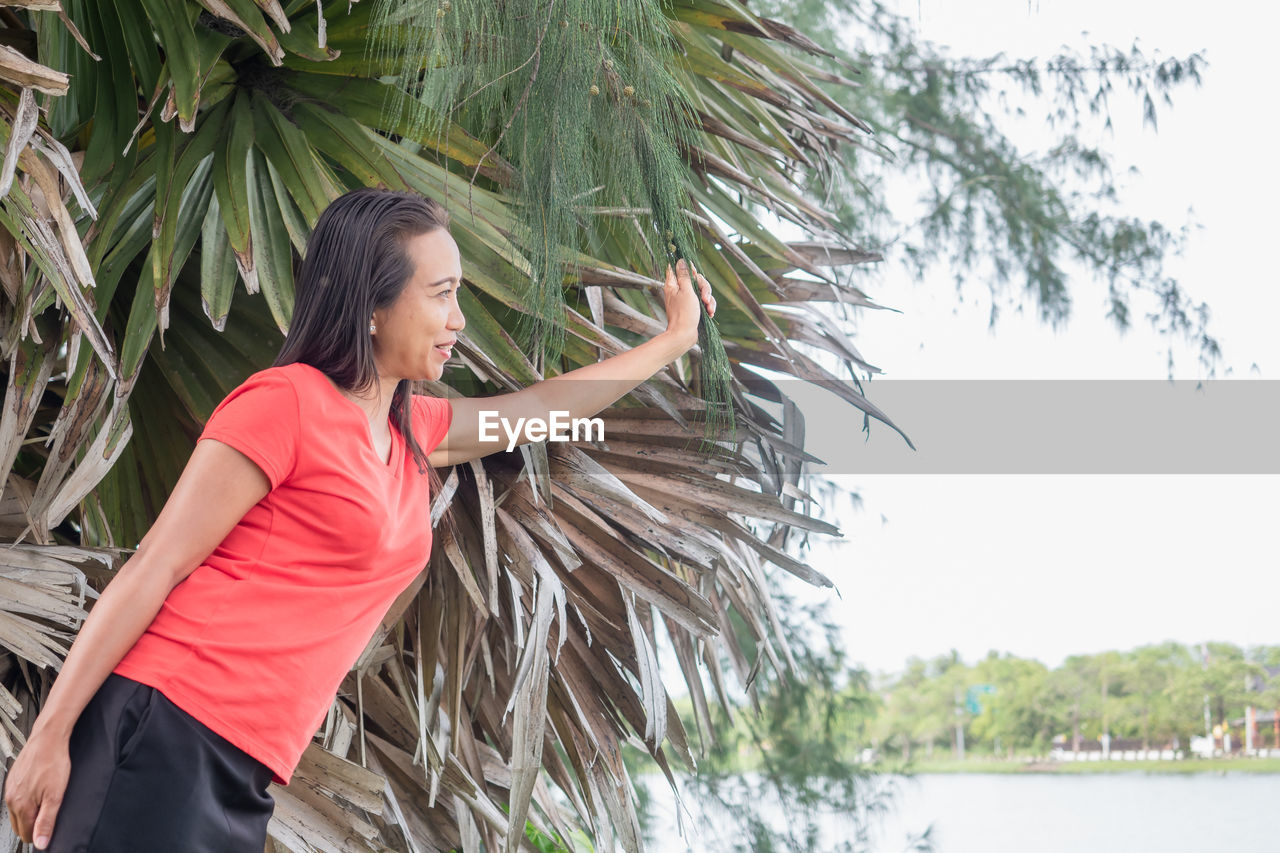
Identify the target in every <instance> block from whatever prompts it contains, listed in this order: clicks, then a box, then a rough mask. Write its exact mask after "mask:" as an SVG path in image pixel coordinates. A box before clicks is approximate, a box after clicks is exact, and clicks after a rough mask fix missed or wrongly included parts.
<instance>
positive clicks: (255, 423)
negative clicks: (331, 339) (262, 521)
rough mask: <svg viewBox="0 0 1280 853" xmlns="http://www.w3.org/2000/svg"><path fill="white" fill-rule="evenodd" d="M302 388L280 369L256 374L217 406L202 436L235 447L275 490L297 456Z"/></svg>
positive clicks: (285, 477)
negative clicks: (296, 387)
mask: <svg viewBox="0 0 1280 853" xmlns="http://www.w3.org/2000/svg"><path fill="white" fill-rule="evenodd" d="M299 426H300V419H299V415H298V392H297V391H296V390H295V389H294V387H293V383H292V382H290V381H289V378H288V377H287V376H286V375H284V373H283V372H282V371H281V370H280V369H277V368H271V369H269V370H263V371H261V372H259V373H255V374H254V375H252V376H250V377H249V378H248V379H246V380H245V382H244V384H243V385H241V386H240V387H239V388H237V389H236V390H234V391H232V392H231V393H230V394H228V395H227V398H226V399H225V400H223V401H222V402H221V403H219V404H218V408H216V409H214V410H213V414H212V415H210V416H209V422H208V423H207V424H205V427H204V432H202V433H201V434H200V440H201V441H203V440H204V439H206V438H212V439H215V440H216V441H220V442H222V443H223V444H226V445H229V446H231V447H234V448H235V449H236V450H238V451H240V452H241V453H243V454H244V455H245V456H248V457H249V458H250V459H251V460H252V461H253V463H254V464H255V465H257V466H258V467H259V468H261V469H262V472H263V473H264V474H266V475H267V479H268V480H270V481H271V488H273V489H274V488H276V487H277V486H279V485H280V484H281V483H282V482H284V480H286V479H287V478H288V477H289V475H290V474H292V473H293V470H294V467H295V466H296V465H297V459H298V444H299V440H298V433H299Z"/></svg>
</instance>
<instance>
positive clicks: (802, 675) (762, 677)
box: [682, 606, 931, 853]
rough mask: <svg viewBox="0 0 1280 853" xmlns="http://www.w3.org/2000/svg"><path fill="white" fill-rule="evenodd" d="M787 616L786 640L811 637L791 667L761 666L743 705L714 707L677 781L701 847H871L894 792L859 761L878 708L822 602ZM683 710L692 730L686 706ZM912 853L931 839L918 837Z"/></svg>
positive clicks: (784, 623)
mask: <svg viewBox="0 0 1280 853" xmlns="http://www.w3.org/2000/svg"><path fill="white" fill-rule="evenodd" d="M785 613H786V614H787V616H786V617H785V618H784V619H783V621H782V624H781V625H780V626H779V627H780V628H781V632H782V634H783V635H784V636H785V637H788V638H790V640H791V641H793V642H795V641H798V640H799V639H800V638H802V637H805V636H806V635H809V639H808V641H807V642H806V643H805V645H804V646H803V648H802V649H801V650H800V651H799V652H798V654H797V656H796V660H795V667H794V668H793V669H790V670H782V671H780V672H766V671H765V670H763V669H762V670H760V672H759V674H758V675H757V676H756V681H755V682H754V684H753V686H752V691H751V697H752V700H753V701H752V704H751V705H749V706H739V707H736V708H734V709H733V711H732V713H728V712H727V711H726V710H725V709H722V708H720V707H718V706H717V707H716V708H715V710H714V713H713V728H712V730H711V731H709V732H708V731H703V732H702V733H701V734H702V741H703V754H702V757H701V758H700V759H699V762H698V768H697V772H696V773H695V774H693V775H691V776H689V777H687V778H686V779H685V780H684V782H685V784H684V785H683V792H684V795H685V798H686V799H685V802H686V804H687V805H689V806H690V807H691V808H692V809H693V810H696V813H697V814H696V817H699V818H701V819H699V820H696V821H695V823H696V825H697V826H698V827H700V829H701V834H700V836H699V841H700V845H701V846H700V849H708V850H725V851H730V850H732V851H739V850H741V851H753V853H756V851H814V850H823V851H828V850H829V851H864V850H870V849H872V847H871V843H872V842H871V830H872V828H873V827H874V826H875V825H876V821H877V819H878V818H879V817H881V816H883V815H884V814H885V813H886V812H887V811H888V810H889V809H891V808H892V804H893V800H894V797H895V795H896V789H895V786H894V783H893V782H892V781H891V780H887V779H884V778H881V777H878V776H876V775H875V774H874V773H873V772H871V770H870V768H869V767H868V766H867V765H865V764H862V763H860V761H859V753H860V751H861V749H862V747H863V746H865V745H866V744H867V742H868V737H869V730H868V725H869V723H870V721H871V720H872V719H873V718H874V715H875V712H876V708H875V698H874V696H873V694H872V693H871V691H870V689H869V685H868V681H867V674H866V673H865V672H864V671H862V670H860V669H857V668H854V667H851V666H850V665H849V664H848V662H847V660H846V658H845V656H844V653H843V652H842V651H841V650H840V649H839V647H838V645H837V643H836V639H835V638H836V634H837V628H836V626H835V625H833V624H832V623H831V622H830V621H829V620H828V619H827V618H826V615H825V608H824V607H821V606H819V607H806V608H800V607H788V608H787V609H786V611H785ZM815 629H816V633H817V634H818V635H819V636H818V637H817V638H815V637H813V636H812V633H813V632H814V631H815ZM796 645H797V647H799V644H798V643H797V644H796ZM682 716H684V717H685V719H686V728H689V729H693V727H694V726H695V725H696V717H695V716H694V714H693V713H692V709H691V708H686V709H685V713H684V714H682ZM778 815H781V816H782V818H781V819H779V818H778ZM832 823H835V824H836V825H837V826H838V827H839V830H838V837H835V838H833V837H832V836H831V833H830V831H829V829H828V828H829V827H830V825H831V824H832ZM713 829H714V831H715V833H716V835H715V836H714V837H712V836H711V835H710V833H711V832H712V830H713ZM911 849H914V850H919V851H927V850H929V849H931V845H930V844H929V842H928V839H927V837H925V838H918V839H913V841H912V845H911Z"/></svg>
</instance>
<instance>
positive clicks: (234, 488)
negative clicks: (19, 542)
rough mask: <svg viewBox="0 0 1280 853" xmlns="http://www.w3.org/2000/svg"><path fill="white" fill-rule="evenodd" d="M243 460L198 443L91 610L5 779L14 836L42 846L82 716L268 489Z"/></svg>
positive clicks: (210, 444) (223, 447)
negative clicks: (174, 595)
mask: <svg viewBox="0 0 1280 853" xmlns="http://www.w3.org/2000/svg"><path fill="white" fill-rule="evenodd" d="M270 488H271V484H270V482H269V481H268V479H267V476H266V474H264V473H263V472H262V469H260V468H259V467H258V466H257V465H256V464H254V463H253V462H251V461H250V460H249V458H248V457H247V456H245V455H244V454H242V453H241V452H240V451H238V450H235V449H233V448H231V447H229V446H228V445H225V444H222V443H221V442H218V441H213V440H207V441H201V442H199V443H198V444H197V445H196V449H195V451H194V452H193V453H192V454H191V459H190V460H189V461H188V462H187V465H186V468H184V469H183V472H182V476H181V477H180V478H179V479H178V484H177V485H176V486H175V487H174V489H173V494H171V495H170V496H169V499H168V501H166V502H165V505H164V509H163V510H161V512H160V516H159V518H157V519H156V523H155V525H154V526H153V527H152V528H151V530H150V531H149V532H148V533H147V535H146V536H145V537H143V539H142V542H141V544H140V546H139V548H138V551H137V552H136V553H135V554H134V555H133V556H132V557H130V558H129V560H128V561H127V562H126V563H125V564H124V565H123V566H122V567H121V568H120V571H119V572H117V573H116V576H115V577H114V578H113V579H112V580H111V582H110V583H109V584H107V588H106V589H105V590H103V592H102V595H101V596H100V597H99V598H98V601H97V603H96V604H95V605H94V606H93V609H92V610H91V611H90V612H89V618H88V619H86V620H85V623H84V625H83V626H81V628H80V631H79V632H78V634H77V635H76V639H75V642H73V643H72V645H71V649H70V651H69V652H68V654H67V659H66V661H64V662H63V665H62V669H61V670H60V671H59V673H58V677H57V679H55V681H54V683H53V689H51V690H50V691H49V696H48V699H47V700H46V701H45V704H44V707H43V709H42V710H41V712H40V715H39V716H38V717H37V718H36V721H35V723H34V724H33V725H32V728H31V734H30V735H29V736H28V738H27V743H26V745H25V746H24V747H23V749H22V752H20V753H19V754H18V757H17V760H15V761H14V764H13V767H12V768H11V769H10V770H9V774H8V778H7V780H6V782H5V791H4V800H5V804H6V805H7V806H8V809H9V820H10V822H11V823H12V824H13V827H14V830H15V831H16V832H17V833H18V836H19V837H20V838H21V839H22V840H23V841H26V842H30V841H32V840H33V839H34V841H35V844H36V846H37V847H44V846H45V845H46V844H47V843H48V838H49V837H50V836H51V835H52V834H53V826H54V821H55V819H56V817H57V813H58V807H59V806H60V805H61V803H62V796H63V794H64V792H65V791H66V787H67V780H68V779H69V778H70V773H71V761H70V758H69V756H68V745H69V742H70V739H71V730H72V728H73V727H74V726H75V723H76V720H77V719H79V717H80V713H81V711H83V710H84V707H85V706H86V705H88V704H89V700H90V699H92V698H93V695H94V693H96V692H97V690H98V688H99V687H101V686H102V683H103V682H104V681H106V679H107V676H108V675H109V674H110V673H111V671H112V670H113V669H114V668H115V666H116V664H118V663H119V662H120V660H121V659H122V658H123V657H124V656H125V654H126V653H127V652H128V651H129V649H131V648H132V647H133V644H134V643H136V642H137V641H138V638H139V637H141V636H142V634H143V632H144V631H146V629H147V626H149V625H150V624H151V621H152V620H153V619H154V618H155V615H156V613H158V612H159V611H160V606H161V605H162V604H163V603H164V600H165V598H166V597H167V596H168V595H169V591H170V590H172V589H173V588H174V587H175V586H177V585H178V584H179V583H181V582H182V580H183V579H184V578H186V576H187V575H189V574H191V572H192V571H193V570H194V569H195V568H196V567H197V566H199V565H200V563H201V562H203V561H204V559H205V557H207V556H209V554H210V553H212V551H213V549H214V548H216V547H217V546H218V544H219V543H220V542H222V540H223V539H224V538H226V535H227V534H228V533H229V532H231V529H232V528H233V527H235V525H236V524H237V522H239V521H240V519H241V518H242V517H244V514H245V513H246V512H248V511H249V510H250V509H251V508H252V507H253V505H254V504H256V503H257V502H258V501H260V500H262V498H263V497H264V496H265V495H266V494H267V492H268V491H269V490H270Z"/></svg>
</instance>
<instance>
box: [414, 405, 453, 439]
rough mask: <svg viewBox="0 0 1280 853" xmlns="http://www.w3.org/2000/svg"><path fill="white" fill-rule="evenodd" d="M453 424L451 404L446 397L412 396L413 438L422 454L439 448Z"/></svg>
mask: <svg viewBox="0 0 1280 853" xmlns="http://www.w3.org/2000/svg"><path fill="white" fill-rule="evenodd" d="M452 423H453V404H452V403H450V402H449V399H448V398H447V397H429V396H427V395H425V394H414V395H413V437H414V438H416V439H417V440H418V446H419V447H421V448H422V449H423V451H424V452H426V453H430V452H431V451H433V450H435V449H436V448H437V447H439V446H440V442H442V441H444V437H445V436H446V435H447V434H448V432H449V425H450V424H452Z"/></svg>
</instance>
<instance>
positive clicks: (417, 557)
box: [5, 189, 715, 853]
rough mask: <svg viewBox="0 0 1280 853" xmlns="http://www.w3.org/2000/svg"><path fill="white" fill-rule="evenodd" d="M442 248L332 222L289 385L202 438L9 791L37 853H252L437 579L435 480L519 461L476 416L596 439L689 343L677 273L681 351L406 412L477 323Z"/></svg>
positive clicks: (390, 211)
mask: <svg viewBox="0 0 1280 853" xmlns="http://www.w3.org/2000/svg"><path fill="white" fill-rule="evenodd" d="M447 225H448V223H447V217H446V215H445V212H444V210H443V208H441V207H440V206H439V205H437V204H436V203H434V202H431V201H428V200H426V199H424V198H423V197H421V196H418V195H416V194H413V193H398V192H389V191H384V190H372V189H362V190H356V191H354V192H351V193H348V194H346V195H344V196H342V197H341V198H339V199H337V200H336V201H334V202H333V203H332V204H331V205H330V206H329V207H328V208H327V209H326V210H325V211H324V213H323V214H322V215H321V216H320V219H319V220H318V221H317V223H316V227H315V231H314V233H313V234H312V236H311V239H310V240H309V242H308V248H307V255H306V259H305V260H304V262H303V264H302V268H301V271H300V273H299V277H298V293H297V304H296V307H295V309H294V315H293V321H292V325H291V327H290V330H289V334H288V337H287V338H286V340H285V343H284V346H283V348H282V349H281V352H280V355H279V357H278V358H277V360H276V365H275V366H273V367H271V368H270V369H268V370H264V371H262V372H260V373H257V374H255V375H254V376H252V377H250V378H249V379H248V380H247V381H246V382H245V383H244V384H243V385H242V386H240V387H239V388H237V389H236V390H235V391H233V392H232V393H231V394H230V395H229V396H228V397H227V399H226V400H224V401H223V402H222V403H221V404H220V405H219V406H218V408H217V409H216V410H215V411H214V413H213V415H212V416H211V417H210V419H209V422H208V424H207V425H206V427H205V430H204V432H203V433H202V435H201V437H200V441H199V442H198V443H197V445H196V448H195V450H194V452H193V453H192V454H191V459H190V461H189V462H188V463H187V466H186V468H185V469H184V471H183V473H182V476H181V477H180V478H179V480H178V483H177V485H176V486H175V488H174V490H173V493H172V495H170V497H169V499H168V501H167V503H166V504H165V506H164V509H163V510H162V511H161V513H160V515H159V517H158V518H157V519H156V523H155V525H154V526H153V527H152V528H151V530H150V531H149V532H148V533H147V535H146V536H145V537H144V538H143V540H142V542H141V544H140V546H139V548H138V551H137V552H136V553H135V554H134V555H133V556H132V557H131V558H130V559H129V560H128V562H126V563H125V565H124V566H123V567H122V568H121V569H120V571H119V573H118V574H117V575H116V577H115V578H114V579H113V581H112V582H111V583H110V584H109V585H108V587H107V589H106V590H105V591H104V592H103V593H102V596H101V597H100V598H99V600H98V602H97V604H95V605H94V607H93V610H92V612H91V614H90V616H89V618H88V619H87V620H86V621H85V623H84V625H83V627H82V628H81V630H80V632H79V635H78V636H77V638H76V640H75V643H74V644H73V645H72V647H71V650H70V652H69V654H68V655H67V659H66V662H65V663H64V665H63V667H62V670H61V672H60V674H59V676H58V678H57V680H56V681H55V683H54V686H53V689H52V690H51V691H50V693H49V696H48V699H47V701H46V702H45V704H44V707H43V710H42V711H41V713H40V715H39V717H38V718H37V719H36V721H35V723H34V725H33V726H32V729H31V734H30V736H29V737H28V739H27V743H26V746H25V747H24V748H23V750H22V752H21V753H20V754H19V756H18V758H17V760H16V761H15V762H14V765H13V767H12V769H11V770H10V772H9V774H8V780H7V782H6V785H5V802H6V804H7V805H8V808H9V816H10V820H11V822H12V823H13V826H14V828H15V830H16V832H17V833H18V835H19V836H20V837H21V838H22V839H23V840H24V841H31V840H33V839H34V842H35V845H36V847H37V848H38V849H49V850H55V851H59V853H64V851H86V850H87V851H93V853H113V851H129V853H145V851H157V853H161V851H163V853H173V851H184V853H198V851H208V853H238V852H239V851H244V853H260V851H261V850H262V848H263V845H264V843H265V839H266V831H267V822H268V820H269V818H270V816H271V811H272V809H273V807H274V801H273V800H272V799H271V796H270V795H269V794H268V793H267V786H268V785H269V784H270V782H271V781H273V780H274V781H276V782H280V783H281V784H288V781H289V778H290V775H291V774H292V772H293V770H294V768H295V767H296V766H297V763H298V759H299V758H300V756H301V754H302V751H303V750H304V749H305V748H306V746H307V744H308V743H309V742H310V740H311V738H312V736H313V735H314V734H315V732H316V730H317V728H318V727H319V725H320V723H321V721H322V719H323V717H324V715H325V712H326V710H327V709H328V707H329V705H330V704H331V703H332V701H333V697H334V694H335V692H336V690H337V688H338V686H339V684H340V683H341V681H342V678H343V676H344V675H345V674H346V672H347V671H348V670H349V669H350V668H351V666H352V665H353V663H354V662H355V660H356V658H357V657H358V656H359V654H360V652H361V651H362V650H363V648H364V646H365V644H367V642H368V640H369V638H370V636H371V635H372V634H373V632H374V630H375V629H376V627H377V624H378V622H379V621H380V619H381V618H382V617H383V616H384V615H385V614H386V612H387V609H388V608H389V607H390V605H391V603H392V602H393V601H394V600H395V598H396V597H397V595H398V594H399V593H400V592H401V591H402V590H403V589H404V588H405V587H407V586H408V585H409V583H410V582H411V581H412V580H413V578H414V577H415V576H416V575H417V574H418V572H419V571H420V570H421V567H422V566H423V565H424V564H425V562H426V560H427V557H428V555H429V553H430V549H431V528H430V521H429V511H428V507H429V493H428V492H429V489H428V475H429V471H430V469H431V468H437V467H441V466H447V465H455V464H457V463H460V462H465V461H467V460H469V459H475V458H477V457H480V456H484V455H486V454H488V453H492V452H493V451H495V450H497V449H505V447H506V438H505V436H504V437H503V438H502V440H501V441H499V442H494V441H482V440H481V433H480V430H479V428H478V424H479V420H480V414H481V412H484V411H487V412H496V413H497V415H498V417H501V418H505V419H507V421H508V422H511V423H516V422H517V421H516V419H517V418H526V419H527V418H532V417H537V418H542V419H548V417H549V414H550V412H552V411H560V412H568V413H569V416H570V417H587V416H590V415H593V414H595V413H596V412H598V411H600V410H601V409H603V408H605V407H606V406H608V405H609V404H610V403H613V402H614V401H615V400H617V399H619V398H621V397H622V396H623V395H624V394H626V393H627V392H628V391H630V390H631V389H632V388H634V387H635V386H636V385H638V384H640V383H641V382H643V381H644V380H645V379H647V378H648V377H650V376H652V375H653V374H654V373H655V372H657V371H658V370H660V369H661V368H662V367H663V366H665V365H667V364H669V363H670V362H672V361H674V360H675V359H676V358H678V357H679V356H680V355H681V354H683V353H684V352H686V351H687V350H688V349H689V348H690V347H691V346H693V344H694V342H695V341H696V339H697V325H698V318H699V313H700V312H699V306H698V295H696V294H695V292H694V287H693V279H691V278H690V274H689V270H687V269H686V268H685V264H684V262H683V261H682V262H680V263H679V264H678V265H677V267H678V269H677V270H676V271H672V270H671V269H670V268H668V270H667V277H666V286H665V303H666V312H667V329H666V331H664V332H663V333H661V334H659V335H657V336H655V337H654V338H652V339H650V340H648V341H646V342H644V343H643V344H640V345H639V346H637V347H635V348H634V349H631V350H629V351H627V352H625V353H622V354H620V355H618V356H615V357H613V358H610V359H608V360H606V361H602V362H600V363H597V364H592V365H589V366H587V367H583V368H581V369H579V370H575V371H573V372H571V373H567V374H565V375H563V376H559V377H555V378H552V379H548V380H546V381H543V382H539V383H537V384H536V385H533V386H531V387H529V388H526V389H523V390H521V391H517V392H515V393H511V394H503V395H500V396H496V397H486V398H476V399H468V398H459V399H454V400H444V399H438V398H432V397H424V396H417V395H413V394H412V393H410V390H409V387H410V386H409V383H410V381H412V380H417V379H439V378H440V377H441V375H442V374H443V371H444V364H445V362H446V361H447V360H448V359H449V356H450V354H451V349H452V347H453V345H454V343H455V342H456V341H457V336H458V333H459V332H460V331H461V330H462V328H463V326H464V323H465V321H464V318H463V316H462V313H461V311H460V310H459V308H458V298H457V293H458V288H459V287H461V282H462V267H461V261H460V258H459V254H458V247H457V244H455V243H454V241H453V238H452V237H451V236H450V235H449V232H448V228H447ZM693 275H694V277H695V279H696V281H697V282H698V284H699V287H700V292H701V298H702V300H703V302H704V303H705V304H706V305H707V309H708V311H710V312H714V310H715V300H714V299H713V298H712V297H711V292H710V286H709V285H708V284H707V281H706V279H705V278H703V277H701V276H698V275H697V272H696V270H694V271H693ZM582 380H589V381H582ZM527 422H528V421H527V420H526V423H527ZM523 440H527V439H523V437H522V441H523Z"/></svg>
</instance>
